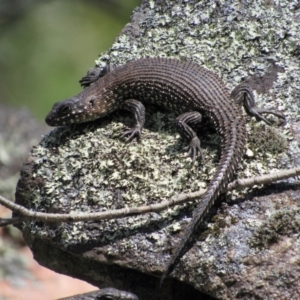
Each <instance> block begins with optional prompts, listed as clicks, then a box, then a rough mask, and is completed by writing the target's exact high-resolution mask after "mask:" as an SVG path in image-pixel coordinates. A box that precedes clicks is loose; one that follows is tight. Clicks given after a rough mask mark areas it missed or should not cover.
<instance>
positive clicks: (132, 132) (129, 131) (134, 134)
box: [121, 125, 142, 143]
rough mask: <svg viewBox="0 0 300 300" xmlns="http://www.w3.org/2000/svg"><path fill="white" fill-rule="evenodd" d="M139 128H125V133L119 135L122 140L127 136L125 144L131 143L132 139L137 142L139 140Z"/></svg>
mask: <svg viewBox="0 0 300 300" xmlns="http://www.w3.org/2000/svg"><path fill="white" fill-rule="evenodd" d="M141 131H142V129H141V126H139V125H135V126H134V127H132V128H129V127H126V131H125V132H123V133H122V134H121V138H124V137H126V136H128V135H129V137H128V138H127V139H126V143H129V142H131V141H132V140H133V139H134V138H136V140H137V141H138V142H139V141H140V140H141Z"/></svg>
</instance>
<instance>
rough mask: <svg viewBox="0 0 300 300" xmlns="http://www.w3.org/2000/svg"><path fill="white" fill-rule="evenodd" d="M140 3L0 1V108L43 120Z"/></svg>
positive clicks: (110, 0) (107, 0) (132, 0)
mask: <svg viewBox="0 0 300 300" xmlns="http://www.w3.org/2000/svg"><path fill="white" fill-rule="evenodd" d="M139 2H140V1H139V0H125V1H124V0H84V1H80V0H52V1H49V0H48V1H47V0H0V103H8V104H13V105H22V106H27V107H29V108H30V110H31V111H32V112H33V113H34V115H35V116H37V117H38V118H40V119H41V120H42V119H44V117H45V115H46V114H47V112H48V111H49V110H50V108H51V107H52V104H53V103H54V102H56V101H58V100H62V99H64V98H66V97H69V96H72V95H75V94H76V93H78V92H79V91H80V89H81V88H80V86H79V84H78V80H79V79H80V78H81V77H83V76H84V75H85V74H86V72H87V70H88V69H89V68H91V67H93V66H94V65H95V63H94V62H95V59H96V58H97V57H98V55H99V54H101V52H102V51H105V50H106V49H107V48H109V47H110V46H111V44H112V43H113V41H114V39H115V37H116V36H117V35H118V33H119V32H120V31H121V29H122V28H123V26H124V25H125V24H126V23H128V22H129V20H130V15H131V12H132V10H133V9H134V8H135V7H136V6H138V4H139Z"/></svg>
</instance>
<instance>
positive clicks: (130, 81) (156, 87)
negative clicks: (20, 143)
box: [46, 58, 284, 282]
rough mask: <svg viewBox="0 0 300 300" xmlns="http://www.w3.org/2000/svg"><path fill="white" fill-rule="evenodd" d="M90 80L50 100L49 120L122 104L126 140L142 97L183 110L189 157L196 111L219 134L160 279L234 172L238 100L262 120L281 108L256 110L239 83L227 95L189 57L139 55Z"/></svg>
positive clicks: (87, 115)
mask: <svg viewBox="0 0 300 300" xmlns="http://www.w3.org/2000/svg"><path fill="white" fill-rule="evenodd" d="M96 79H97V78H96ZM87 81H88V80H87ZM87 81H86V80H85V81H82V82H84V84H83V85H87V84H86V82H87ZM90 81H91V83H92V82H93V83H92V84H91V85H90V86H88V87H87V88H85V89H84V90H83V91H82V92H81V93H79V94H78V95H77V96H75V97H72V98H70V99H67V100H65V101H62V102H59V103H57V104H55V105H54V107H53V109H52V111H51V112H50V113H49V115H48V116H47V118H46V122H47V124H48V125H50V126H59V125H69V124H72V123H81V122H87V121H91V120H94V119H97V118H101V117H103V116H105V115H107V114H109V113H111V112H112V111H114V110H116V109H119V108H125V109H128V110H130V111H131V112H133V113H134V115H135V120H136V123H135V125H134V126H133V128H131V129H129V130H128V131H126V132H125V134H124V135H129V140H131V139H133V138H134V137H137V138H139V137H140V133H141V130H142V127H143V124H144V118H145V113H144V106H143V105H142V104H141V102H139V101H142V102H144V103H147V102H149V103H154V104H157V105H160V106H162V107H165V108H166V109H168V110H170V111H174V112H175V113H177V114H178V115H179V114H181V115H180V116H179V117H178V118H177V119H176V125H177V127H178V130H179V132H180V134H181V136H183V137H184V138H186V139H188V140H189V146H188V147H187V148H188V150H189V153H190V154H191V156H192V157H193V159H195V157H196V156H197V155H199V154H201V150H200V141H199V139H198V137H197V136H196V133H195V132H194V131H193V130H192V129H191V127H190V126H189V125H188V124H195V123H198V122H199V121H200V120H201V115H200V113H203V114H206V115H207V116H208V117H209V118H210V119H211V120H212V121H213V123H214V124H215V127H216V129H217V131H218V133H219V134H220V137H221V159H220V162H219V165H218V167H217V170H216V173H215V175H214V176H213V178H212V180H211V182H210V184H209V185H208V187H207V191H206V193H205V194H204V195H203V197H202V199H201V202H200V203H199V205H198V207H197V208H196V210H195V212H194V215H193V219H192V221H191V223H190V224H189V225H188V227H187V229H186V230H185V233H184V234H183V238H182V240H181V242H180V243H179V245H178V246H177V248H176V250H175V252H174V254H173V255H172V257H171V259H170V260H169V262H168V265H167V268H166V271H165V272H164V274H163V276H162V281H163V280H164V278H165V277H166V276H167V275H168V274H169V273H170V272H171V271H172V268H173V267H174V266H175V264H176V261H177V260H178V259H179V258H180V256H181V255H182V253H183V250H184V247H185V246H186V244H187V242H188V240H189V239H190V237H191V235H192V233H193V232H194V230H195V228H197V227H198V226H199V224H200V223H201V222H202V221H203V219H204V218H205V217H206V216H207V213H208V212H209V210H210V208H211V207H212V205H213V204H214V202H215V200H216V199H217V198H218V196H219V195H220V194H221V193H222V192H223V191H224V189H225V188H226V186H227V184H228V183H229V182H230V180H231V179H232V176H233V175H234V174H235V173H236V170H237V167H238V164H239V163H240V161H241V159H242V155H243V153H244V150H245V145H246V126H245V119H244V117H243V114H242V111H241V103H243V104H244V106H245V109H246V112H247V113H248V114H250V115H254V116H255V117H256V118H257V119H261V120H263V121H266V122H268V121H267V120H266V119H264V118H263V117H262V116H261V115H260V112H261V113H271V114H275V115H277V116H279V117H280V118H282V119H284V116H283V115H282V114H281V113H279V112H271V111H267V110H262V109H260V111H258V110H259V109H258V108H256V106H255V102H254V97H253V93H252V91H251V89H249V88H248V87H247V86H245V85H241V87H240V88H239V87H237V88H236V89H235V90H234V91H233V93H232V95H229V93H228V91H227V89H226V87H225V86H224V84H223V82H222V81H221V79H220V78H219V77H218V76H217V75H216V74H214V73H212V72H211V71H209V70H207V69H205V68H203V67H201V66H199V65H197V64H195V63H192V62H182V61H179V60H175V59H165V58H145V59H139V60H136V61H132V62H129V63H127V64H125V65H123V66H121V67H118V68H115V69H113V70H111V71H110V72H108V73H106V74H104V75H103V77H100V78H99V79H97V80H95V78H93V79H92V80H90ZM94 81H95V82H94ZM132 99H134V100H132ZM162 281H161V282H162Z"/></svg>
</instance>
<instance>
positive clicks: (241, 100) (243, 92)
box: [231, 84, 285, 125]
mask: <svg viewBox="0 0 300 300" xmlns="http://www.w3.org/2000/svg"><path fill="white" fill-rule="evenodd" d="M231 97H232V98H233V99H234V101H235V102H236V103H238V104H243V106H244V108H245V111H246V113H247V114H248V115H249V116H253V117H255V118H256V120H257V121H264V122H265V123H266V124H268V125H271V122H270V121H268V120H267V119H266V118H264V117H263V116H262V115H261V114H272V115H274V116H277V117H279V118H281V119H282V120H283V124H284V123H285V116H284V115H283V114H282V113H281V112H279V111H275V110H274V111H273V110H269V109H266V108H260V107H257V106H256V103H255V100H254V94H253V91H252V89H251V88H250V87H249V86H247V85H245V84H240V85H238V86H237V87H236V88H235V89H234V90H233V91H232V92H231Z"/></svg>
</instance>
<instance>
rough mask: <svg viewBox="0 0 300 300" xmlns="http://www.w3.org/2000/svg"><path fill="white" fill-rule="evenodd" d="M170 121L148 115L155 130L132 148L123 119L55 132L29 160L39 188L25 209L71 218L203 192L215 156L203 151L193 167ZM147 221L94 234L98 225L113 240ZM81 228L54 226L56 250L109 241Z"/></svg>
mask: <svg viewBox="0 0 300 300" xmlns="http://www.w3.org/2000/svg"><path fill="white" fill-rule="evenodd" d="M174 117H175V116H174V115H173V114H162V113H161V112H159V111H158V112H156V113H154V114H153V116H152V117H150V118H151V119H152V120H154V121H155V122H153V121H152V123H153V125H154V126H153V127H155V128H154V129H151V130H149V129H146V128H145V129H144V130H143V132H142V140H141V142H140V143H138V142H136V141H133V142H131V143H125V142H124V140H122V139H121V138H120V133H122V131H123V130H124V125H123V123H122V121H124V118H122V117H121V116H120V115H119V114H115V115H114V117H113V118H112V119H111V122H107V120H103V121H101V120H100V121H99V122H98V123H95V122H94V123H90V124H89V125H87V124H83V125H79V126H77V127H72V128H71V127H60V128H57V129H55V130H54V131H52V132H51V133H50V134H49V135H48V136H46V137H45V138H44V139H43V140H42V141H41V143H40V144H39V145H38V146H36V147H34V149H33V151H32V153H31V159H32V160H33V168H34V172H33V174H32V177H33V178H35V179H37V178H39V180H41V181H42V182H43V187H41V188H40V189H39V190H35V191H30V192H33V196H32V197H31V199H33V200H32V201H30V206H31V208H32V209H35V210H37V211H41V210H43V211H48V212H60V213H63V212H64V213H72V214H76V212H77V213H78V212H81V213H82V212H99V211H107V210H110V209H118V208H124V207H136V206H140V205H146V204H151V203H157V202H160V201H163V200H167V199H170V198H171V197H172V196H174V195H177V194H179V193H182V192H193V191H197V190H199V189H200V188H205V187H206V185H207V183H208V182H209V181H210V179H211V177H212V176H213V174H214V171H213V170H214V168H215V164H216V163H215V161H216V156H217V150H218V149H217V147H216V148H215V149H213V148H212V149H208V148H207V147H204V149H203V153H204V155H205V164H200V161H201V160H200V159H198V161H196V163H195V164H193V163H192V160H191V159H190V158H189V157H187V154H186V153H185V152H182V151H181V148H182V147H183V146H184V145H185V143H184V141H182V140H181V138H180V137H179V135H178V134H177V133H176V131H175V127H174ZM127 122H128V120H127ZM28 192H29V191H28ZM178 209H179V208H178V207H177V208H173V209H169V210H167V211H165V212H163V213H162V215H161V216H160V215H159V214H153V216H152V218H154V219H156V220H161V218H163V219H169V218H170V217H172V216H173V217H176V216H177V215H178ZM163 219H162V220H163ZM148 222H149V218H148V217H145V216H135V217H130V218H126V221H124V220H111V221H103V222H100V225H99V228H101V226H103V228H102V230H101V232H105V230H107V231H109V232H110V233H111V234H112V235H113V236H114V237H116V236H118V232H122V230H133V229H135V228H140V227H141V226H144V225H146V224H147V223H148ZM24 226H26V225H24ZM28 226H30V227H31V230H32V231H33V233H35V234H37V235H38V236H40V237H41V236H42V235H43V234H44V233H43V232H44V230H46V228H47V226H46V227H44V229H43V230H41V229H40V228H39V229H38V230H37V228H36V229H34V223H31V224H29V225H28ZM84 228H85V225H84V223H83V222H79V223H76V224H75V223H73V224H68V225H67V226H64V225H61V226H60V228H59V232H60V234H61V236H62V237H63V239H62V240H63V243H65V244H68V243H69V244H70V243H71V244H72V243H78V242H84V241H85V240H87V239H92V240H99V239H103V240H105V239H111V238H112V236H111V234H103V236H100V237H99V236H97V235H96V236H95V235H92V234H90V233H89V232H88V230H86V229H85V230H84ZM178 229H179V228H178V227H177V229H175V227H174V226H173V227H172V228H170V230H171V231H174V230H178ZM80 232H81V233H82V234H81V233H80Z"/></svg>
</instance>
